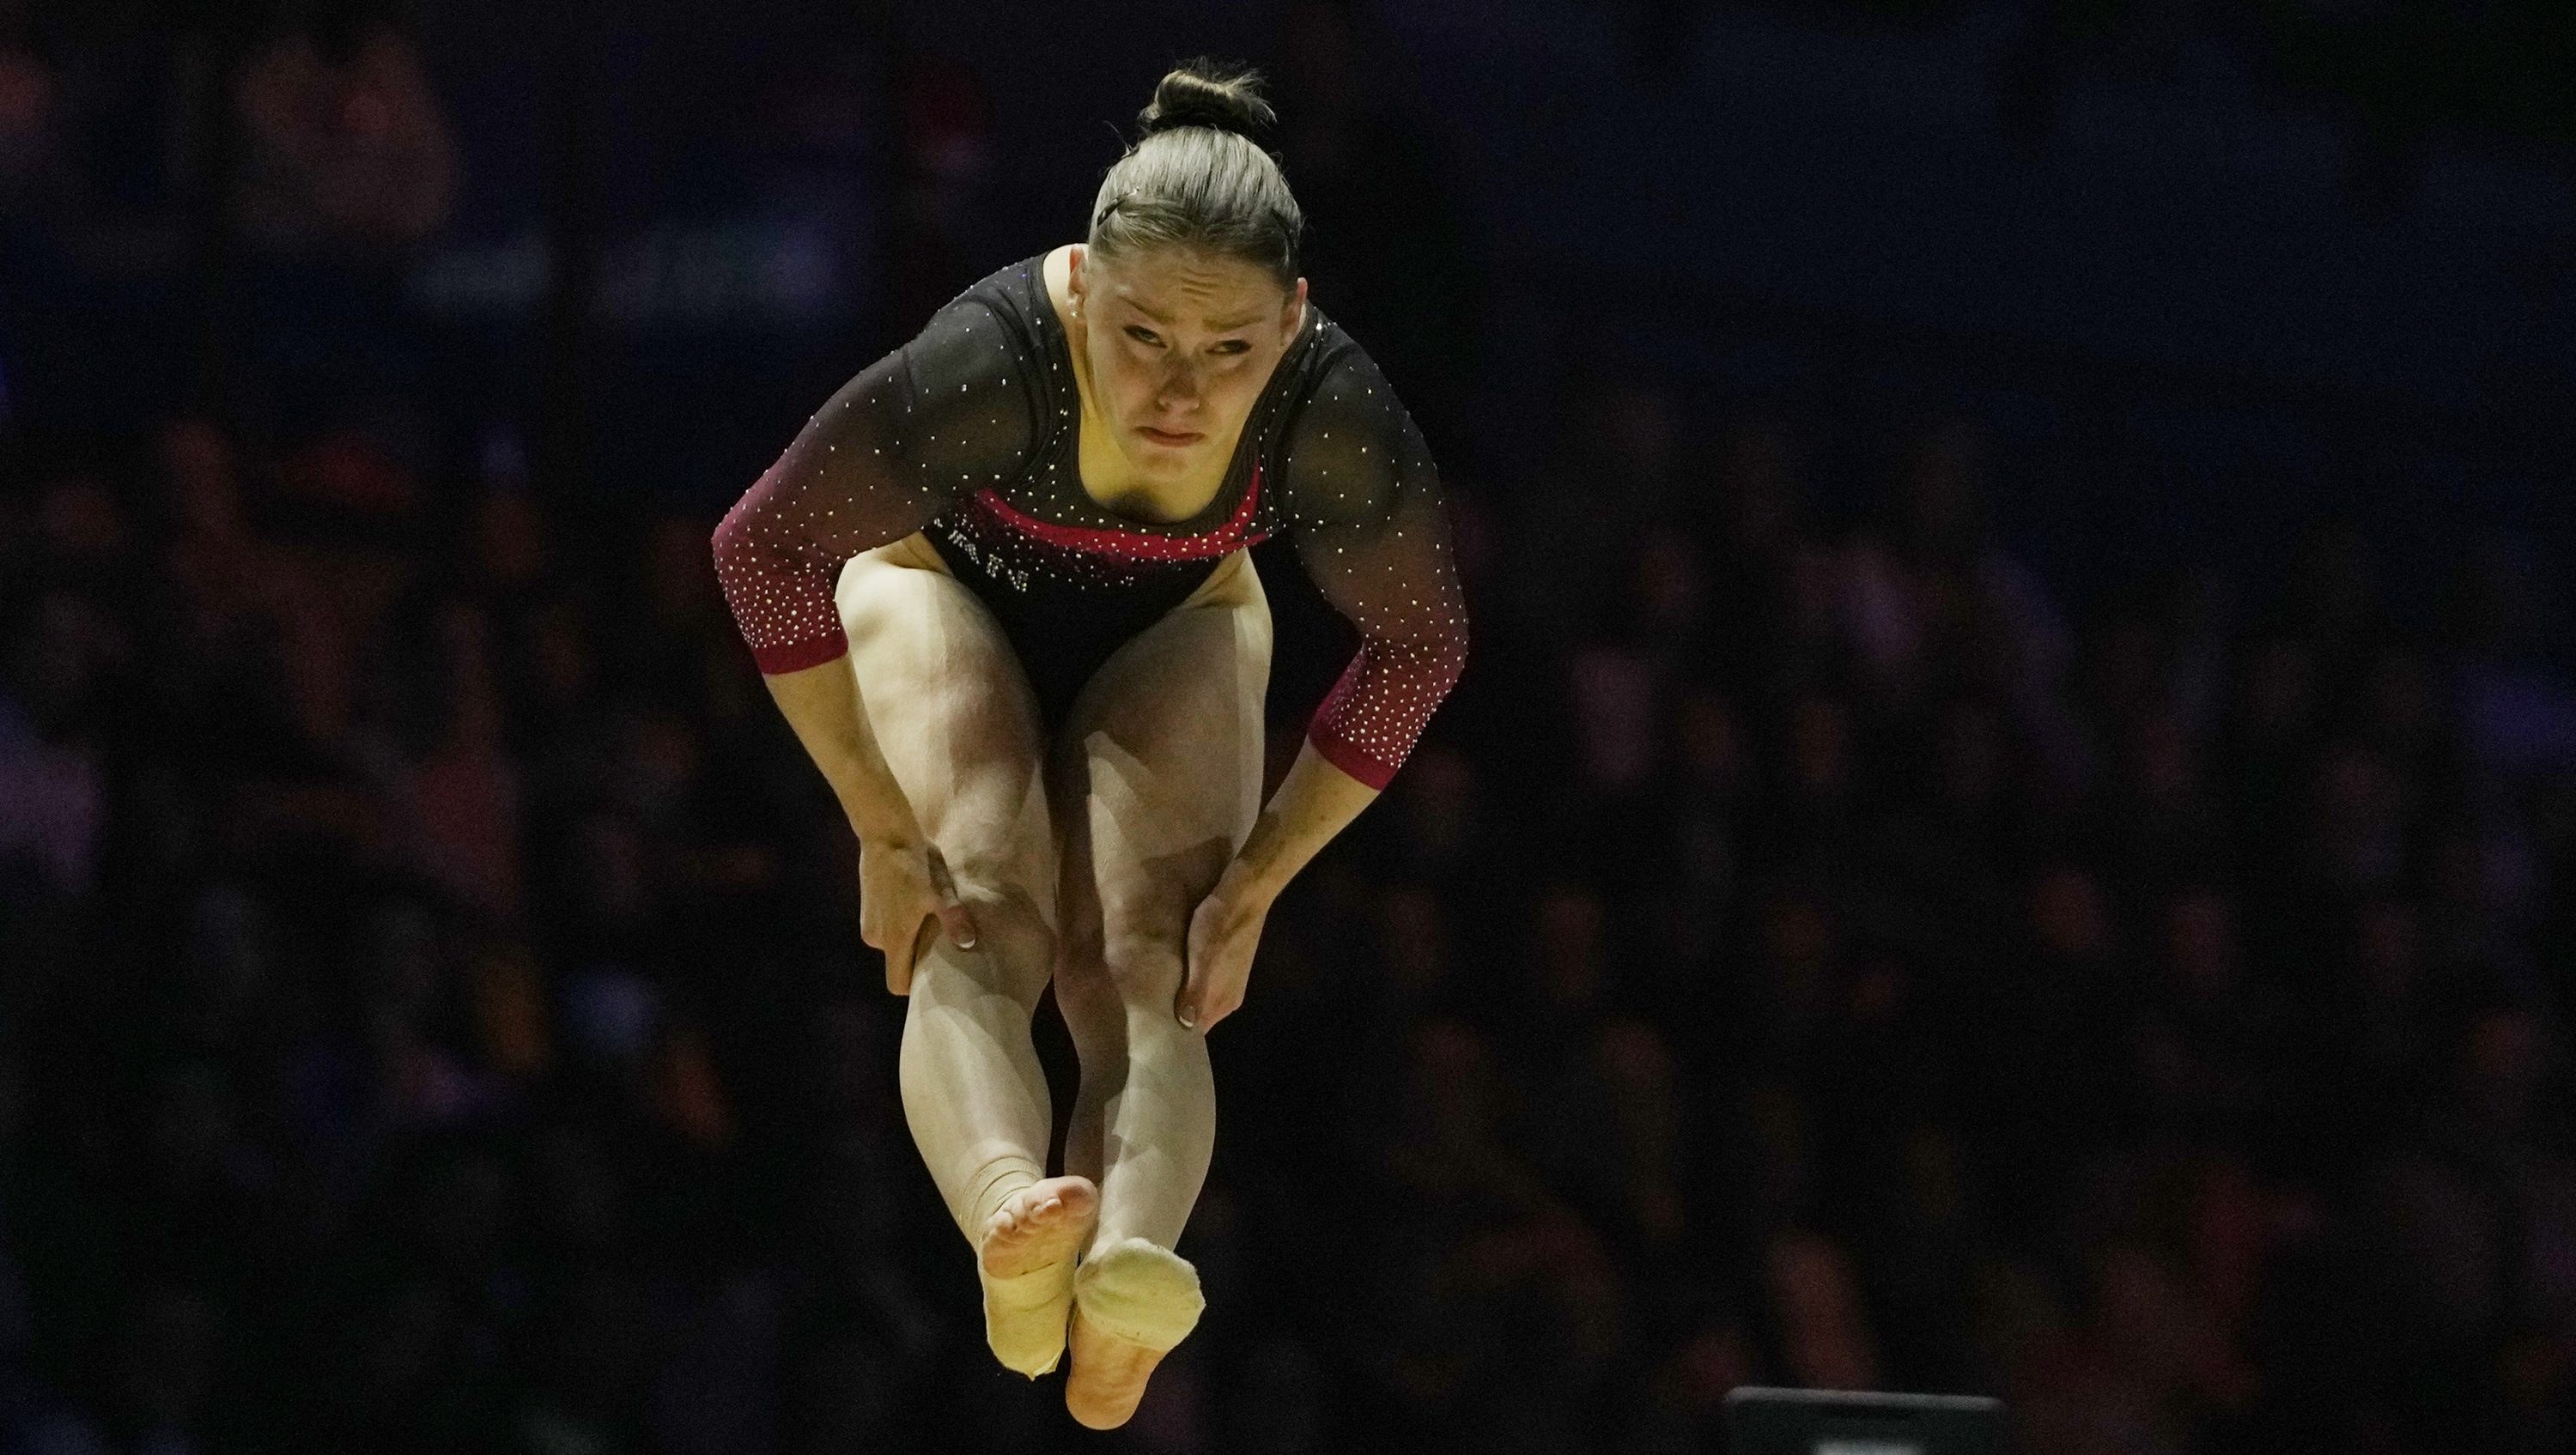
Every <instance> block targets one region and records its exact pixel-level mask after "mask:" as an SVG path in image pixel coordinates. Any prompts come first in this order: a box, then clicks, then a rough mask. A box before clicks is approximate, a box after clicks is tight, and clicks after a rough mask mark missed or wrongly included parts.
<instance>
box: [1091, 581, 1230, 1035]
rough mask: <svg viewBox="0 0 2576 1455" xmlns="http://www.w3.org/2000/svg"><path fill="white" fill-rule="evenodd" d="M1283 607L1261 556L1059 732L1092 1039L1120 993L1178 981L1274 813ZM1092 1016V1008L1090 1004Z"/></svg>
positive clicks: (1161, 628)
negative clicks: (1267, 811) (1226, 877)
mask: <svg viewBox="0 0 2576 1455" xmlns="http://www.w3.org/2000/svg"><path fill="white" fill-rule="evenodd" d="M1269 680H1270V604H1269V601H1268V599H1267V598H1266V597H1265V596H1264V595H1263V593H1262V589H1261V579H1260V577H1259V575H1258V574H1257V573H1256V572H1255V571H1254V570H1253V566H1252V557H1251V554H1250V553H1249V552H1246V551H1237V552H1235V553H1233V554H1232V555H1230V556H1228V557H1226V558H1225V560H1224V561H1223V562H1222V563H1220V564H1219V566H1218V567H1217V569H1216V570H1215V571H1214V572H1212V573H1211V574H1210V575H1209V577H1208V579H1207V580H1206V581H1204V582H1202V583H1201V584H1200V586H1199V589H1198V590H1196V591H1194V592H1192V593H1191V595H1190V596H1189V597H1188V598H1187V599H1186V600H1184V601H1183V602H1182V603H1181V604H1180V605H1179V606H1176V607H1174V608H1173V609H1172V610H1171V611H1169V612H1166V613H1165V614H1164V615H1163V616H1162V617H1161V618H1159V619H1157V620H1156V621H1155V622H1154V624H1153V625H1151V626H1149V627H1147V628H1146V629H1145V630H1143V631H1142V632H1139V633H1138V634H1137V635H1136V636H1134V637H1132V638H1130V639H1129V640H1128V641H1127V642H1125V643H1124V644H1122V645H1121V646H1120V647H1119V648H1118V650H1117V651H1116V652H1114V653H1112V654H1111V656H1110V657H1109V659H1108V661H1107V662H1105V663H1104V664H1102V666H1101V668H1100V670H1099V671H1098V672H1096V673H1094V674H1093V676H1092V678H1091V680H1090V681H1089V682H1087V683H1085V684H1084V686H1083V688H1082V691H1081V692H1080V694H1079V695H1077V696H1076V698H1075V700H1074V704H1073V707H1072V710H1071V711H1070V712H1069V713H1068V715H1067V717H1066V721H1065V723H1064V726H1063V729H1062V731H1061V732H1059V733H1058V734H1057V736H1056V740H1055V743H1054V745H1053V750H1052V759H1051V762H1050V771H1049V788H1050V793H1051V796H1052V799H1053V802H1054V805H1055V814H1056V822H1057V823H1058V824H1059V825H1060V826H1061V830H1062V833H1063V848H1062V860H1061V866H1060V879H1061V884H1062V889H1061V891H1060V893H1059V896H1058V903H1059V905H1060V906H1061V909H1062V915H1061V919H1060V921H1059V934H1060V939H1061V947H1060V951H1059V955H1058V963H1057V972H1056V973H1057V978H1056V997H1057V1000H1058V1001H1059V1003H1060V1004H1062V1005H1063V1006H1064V1008H1065V1012H1066V1019H1067V1022H1068V1023H1069V1024H1071V1025H1072V1026H1073V1028H1074V1031H1075V1034H1076V1036H1077V1038H1080V1037H1081V1036H1082V1035H1083V1033H1084V1030H1085V1029H1086V1026H1085V1022H1086V1021H1095V1022H1096V1021H1097V1020H1098V1019H1099V1018H1100V1017H1101V1016H1104V1015H1106V1014H1107V1012H1108V1009H1109V1006H1110V1004H1111V1000H1110V999H1109V995H1110V992H1112V991H1115V992H1116V998H1117V999H1120V1000H1124V1001H1125V1002H1127V1003H1129V1004H1135V1003H1137V1002H1138V1001H1139V1000H1140V998H1151V997H1156V996H1159V997H1161V998H1163V999H1164V1000H1168V999H1169V998H1170V996H1171V995H1172V994H1173V993H1175V992H1176V991H1177V990H1178V989H1179V982H1178V978H1177V975H1178V970H1179V960H1178V957H1179V955H1180V954H1181V953H1182V952H1183V948H1184V946H1185V944H1186V941H1187V937H1188V932H1189V916H1190V912H1191V911H1192V910H1193V909H1195V908H1196V907H1197V906H1198V903H1199V901H1200V900H1202V899H1204V898H1205V897H1206V896H1207V894H1208V892H1209V891H1210V890H1212V889H1214V888H1215V887H1216V882H1217V879H1218V877H1219V876H1220V875H1221V874H1222V873H1223V872H1224V870H1225V865H1226V862H1227V860H1229V859H1230V858H1232V857H1233V855H1234V851H1235V850H1236V849H1237V848H1239V847H1241V845H1242V843H1243V841H1244V839H1245V837H1246V836H1248V835H1249V834H1250V833H1251V832H1252V824H1253V820H1254V818H1255V817H1256V816H1257V815H1258V814H1259V812H1260V808H1261V770H1262V761H1263V723H1264V717H1263V710H1262V708H1263V701H1264V698H1265V696H1266V694H1267V691H1268V687H1269ZM1086 1011H1089V1012H1090V1014H1086Z"/></svg>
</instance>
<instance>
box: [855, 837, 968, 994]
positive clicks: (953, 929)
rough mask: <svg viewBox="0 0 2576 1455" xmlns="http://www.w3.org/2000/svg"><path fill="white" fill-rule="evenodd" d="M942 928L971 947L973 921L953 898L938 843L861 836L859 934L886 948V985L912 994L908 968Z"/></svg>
mask: <svg viewBox="0 0 2576 1455" xmlns="http://www.w3.org/2000/svg"><path fill="white" fill-rule="evenodd" d="M941 930H946V931H947V932H948V938H950V939H951V940H954V941H956V943H957V945H958V947H959V948H961V949H968V950H971V949H973V948H975V921H974V920H973V919H971V918H969V917H968V916H967V913H966V906H965V904H964V903H963V902H962V901H960V900H959V899H958V897H957V884H956V881H955V880H953V879H951V878H949V876H948V861H947V860H945V859H943V858H941V857H940V856H939V846H938V845H936V844H933V843H931V842H929V841H928V840H926V839H913V840H904V839H869V838H862V839H860V840H859V938H860V939H862V940H865V941H867V942H868V943H869V944H871V945H873V946H875V947H876V948H877V949H879V950H882V951H884V952H885V971H886V989H888V990H890V991H892V992H894V993H895V994H897V995H909V994H911V993H912V967H913V963H914V962H915V961H916V960H918V959H919V958H920V956H921V954H922V952H923V951H925V950H927V949H929V948H930V942H931V936H932V935H934V934H936V933H938V932H939V931H941Z"/></svg>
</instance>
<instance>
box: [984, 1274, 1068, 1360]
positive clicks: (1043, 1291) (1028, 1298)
mask: <svg viewBox="0 0 2576 1455" xmlns="http://www.w3.org/2000/svg"><path fill="white" fill-rule="evenodd" d="M975 1276H976V1277H977V1278H978V1279H980V1280H981V1281H982V1282H983V1285H984V1344H985V1346H986V1347H987V1348H989V1349H991V1350H992V1351H993V1357H994V1358H996V1359H999V1360H1000V1361H1002V1367H1003V1368H1005V1369H1008V1370H1010V1371H1012V1372H1013V1373H1015V1374H1025V1375H1027V1376H1028V1377H1029V1378H1031V1379H1035V1378H1037V1377H1038V1376H1039V1375H1041V1374H1044V1373H1047V1372H1048V1371H1049V1370H1052V1369H1054V1368H1055V1366H1056V1361H1057V1360H1058V1359H1061V1358H1063V1357H1064V1321H1065V1318H1066V1316H1067V1315H1068V1314H1070V1313H1071V1312H1072V1309H1073V1299H1072V1293H1073V1287H1072V1285H1073V1265H1072V1260H1071V1259H1066V1260H1065V1261H1063V1262H1060V1263H1050V1264H1048V1265H1046V1266H1045V1267H1043V1268H1032V1269H1030V1270H1029V1271H1028V1272H1026V1273H1014V1274H1011V1275H1009V1276H1008V1277H1003V1278H996V1277H994V1276H993V1275H992V1274H990V1273H987V1272H985V1271H984V1265H983V1263H982V1261H981V1260H978V1261H977V1263H976V1265H975ZM1050 1311H1052V1313H1053V1317H1049V1313H1050Z"/></svg>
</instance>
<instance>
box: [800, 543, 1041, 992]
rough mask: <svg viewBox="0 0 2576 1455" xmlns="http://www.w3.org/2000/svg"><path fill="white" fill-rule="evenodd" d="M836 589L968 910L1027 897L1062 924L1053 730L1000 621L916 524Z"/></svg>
mask: <svg viewBox="0 0 2576 1455" xmlns="http://www.w3.org/2000/svg"><path fill="white" fill-rule="evenodd" d="M836 600H837V603H838V605H839V607H840V612H841V625H842V628H843V629H844V630H845V631H847V632H848V633H849V638H850V658H849V660H850V670H851V673H852V677H853V681H854V685H855V686H856V689H857V691H858V694H859V702H860V709H861V711H863V712H865V713H866V714H867V719H868V725H869V727H870V729H871V730H872V731H873V732H874V733H875V735H876V740H877V744H878V746H879V748H880V749H881V750H882V751H883V752H884V754H885V760H886V766H887V767H888V768H889V769H891V770H892V771H893V773H894V778H895V783H896V785H897V786H898V787H900V788H901V789H902V790H903V795H904V798H905V800H906V801H907V802H909V803H910V804H911V805H912V811H913V814H914V816H915V817H916V818H918V819H919V820H920V822H921V827H922V831H923V832H924V833H926V834H927V835H929V837H930V841H931V843H933V844H935V845H937V846H938V849H939V852H940V855H941V857H942V858H943V859H945V860H946V861H947V864H948V869H949V872H950V874H951V875H952V876H953V877H954V878H955V880H956V882H957V886H958V890H959V892H960V894H961V895H963V896H964V897H965V899H966V901H967V906H968V908H969V910H970V911H976V910H978V909H980V908H981V907H982V905H984V904H998V905H1001V906H1004V907H1006V908H1023V907H1024V908H1025V910H1026V912H1027V913H1028V914H1029V915H1030V916H1032V917H1033V919H1034V921H1035V923H1037V924H1039V925H1042V926H1043V927H1044V928H1045V929H1046V930H1048V931H1052V930H1053V928H1054V926H1055V921H1056V885H1057V880H1058V878H1059V870H1058V867H1057V861H1056V836H1055V833H1054V830H1053V827H1052V818H1051V813H1050V809H1049V806H1048V803H1047V795H1046V781H1045V780H1046V774H1045V761H1046V757H1045V746H1044V745H1045V741H1046V737H1045V732H1044V730H1043V729H1042V727H1041V726H1040V724H1039V719H1038V709H1037V702H1036V699H1035V697H1034V695H1033V694H1032V693H1031V691H1030V688H1029V682H1028V675H1027V673H1026V672H1024V671H1023V670H1022V669H1021V667H1020V661H1019V657H1018V655H1017V653H1015V652H1014V651H1013V649H1012V647H1011V643H1010V640H1009V638H1008V637H1006V636H1005V635H1004V634H1003V632H1002V628H1001V625H1000V624H999V623H998V622H996V621H995V620H994V619H993V615H992V613H991V612H990V611H989V610H987V609H986V608H985V606H984V603H982V602H981V601H978V600H976V599H975V595H974V593H973V592H971V591H969V590H967V589H966V587H965V586H963V585H961V584H960V583H959V582H958V581H957V580H956V579H955V578H954V577H952V576H950V575H949V574H948V571H947V568H946V566H945V564H944V563H943V562H942V561H941V560H940V558H939V555H938V553H937V552H936V551H935V550H933V549H931V548H930V547H929V546H928V545H927V543H925V542H924V541H923V540H922V538H921V537H920V536H919V535H917V534H916V535H912V536H907V537H905V538H904V539H903V540H900V541H896V542H893V543H891V544H889V545H884V546H880V547H878V548H876V549H875V550H872V551H866V552H863V553H861V554H860V555H858V556H855V557H853V558H852V559H851V560H850V562H849V563H848V564H847V565H845V566H843V567H842V568H841V577H840V583H839V589H838V591H837V592H836ZM1047 958H1049V959H1051V958H1052V954H1051V947H1050V953H1049V955H1048V956H1047ZM1037 973H1038V976H1039V983H1040V984H1043V981H1044V975H1045V973H1046V967H1045V966H1044V965H1043V964H1042V965H1041V966H1040V967H1039V969H1038V972H1037ZM1034 995H1035V991H1034V989H1033V988H1032V989H1031V990H1030V996H1031V998H1032V999H1034Z"/></svg>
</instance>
